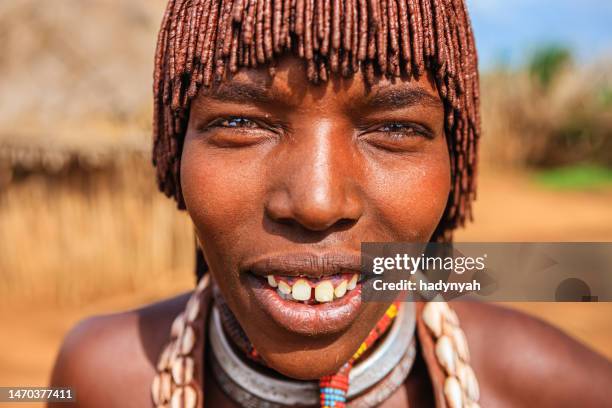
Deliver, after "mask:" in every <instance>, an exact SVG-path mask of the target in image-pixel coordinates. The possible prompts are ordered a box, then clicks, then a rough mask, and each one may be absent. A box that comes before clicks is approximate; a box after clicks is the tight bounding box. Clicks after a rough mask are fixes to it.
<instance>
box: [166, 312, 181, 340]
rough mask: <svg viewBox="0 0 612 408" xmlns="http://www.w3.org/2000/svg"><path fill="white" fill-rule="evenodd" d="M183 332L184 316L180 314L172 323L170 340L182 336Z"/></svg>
mask: <svg viewBox="0 0 612 408" xmlns="http://www.w3.org/2000/svg"><path fill="white" fill-rule="evenodd" d="M183 330H185V314H184V313H183V312H181V313H179V315H178V316H176V318H175V319H174V321H173V322H172V327H171V328H170V336H172V338H177V337H179V336H180V335H181V334H183Z"/></svg>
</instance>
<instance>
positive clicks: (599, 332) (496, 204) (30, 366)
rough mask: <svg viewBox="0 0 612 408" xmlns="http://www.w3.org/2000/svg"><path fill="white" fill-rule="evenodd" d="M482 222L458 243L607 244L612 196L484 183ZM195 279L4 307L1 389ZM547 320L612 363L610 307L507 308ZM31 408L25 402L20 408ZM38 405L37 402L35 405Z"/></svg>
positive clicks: (42, 372) (520, 182)
mask: <svg viewBox="0 0 612 408" xmlns="http://www.w3.org/2000/svg"><path fill="white" fill-rule="evenodd" d="M479 190H480V193H479V194H480V195H479V197H478V201H477V204H476V208H475V214H476V219H477V221H476V222H475V223H474V224H472V225H470V226H469V227H468V228H467V229H466V230H464V231H461V232H460V233H458V234H457V237H456V240H457V241H610V240H612V211H610V208H612V191H607V192H565V191H564V192H558V191H550V190H543V189H542V188H541V187H538V186H536V185H533V184H532V183H531V182H530V181H529V180H528V179H527V178H526V177H525V176H522V175H507V174H506V175H503V176H502V175H499V174H492V173H489V175H488V176H486V177H482V178H481V179H480V188H479ZM190 282H191V276H190V275H188V274H187V273H186V274H185V277H184V279H181V280H180V281H178V282H172V283H170V282H169V283H168V285H166V286H162V285H157V288H159V287H163V289H147V288H142V289H139V290H138V291H137V292H136V293H130V294H122V295H117V296H114V297H111V298H106V299H103V300H100V301H96V302H92V303H91V304H88V305H87V306H86V307H82V308H78V309H72V308H67V307H62V308H59V307H50V306H49V305H44V304H26V305H8V304H2V303H0V327H1V329H0V333H1V334H0V350H2V352H1V353H0V385H2V386H36V385H45V384H46V383H47V381H48V377H49V373H50V370H51V368H52V365H53V360H54V358H55V354H56V351H57V349H58V347H59V345H60V343H61V340H62V338H63V336H64V334H65V333H66V331H67V330H68V329H69V328H70V327H72V326H73V325H74V324H75V323H76V322H77V321H79V320H80V319H82V318H84V317H86V316H89V315H92V314H99V313H109V312H114V311H119V310H125V309H128V308H133V307H137V306H139V305H143V304H146V303H149V302H153V301H155V300H157V299H160V298H163V297H166V296H169V295H172V294H175V293H179V292H182V291H185V290H188V289H189V286H190ZM508 305H509V306H510V307H515V308H518V309H521V310H523V311H526V312H528V313H531V314H533V315H536V316H538V317H540V318H542V319H545V320H547V321H549V322H551V323H553V324H555V325H557V326H559V327H560V328H562V329H563V330H565V331H567V332H568V333H569V334H570V335H572V336H574V337H576V338H578V339H579V340H581V341H583V342H584V343H586V344H588V345H589V346H591V347H593V348H595V349H596V350H598V351H599V352H601V353H602V354H604V355H606V356H608V357H609V358H612V303H599V304H561V303H556V304H553V303H520V304H508ZM20 406H24V407H26V406H27V405H26V404H23V405H20ZM31 406H35V405H31Z"/></svg>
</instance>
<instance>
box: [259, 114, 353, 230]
mask: <svg viewBox="0 0 612 408" xmlns="http://www.w3.org/2000/svg"><path fill="white" fill-rule="evenodd" d="M346 132H347V130H346V129H344V130H343V129H341V126H338V125H334V124H333V123H332V122H331V121H319V122H316V123H311V124H305V125H304V126H302V127H301V128H300V129H299V130H298V129H296V135H295V136H294V138H293V140H292V141H291V142H287V143H286V145H285V146H284V147H283V149H282V150H281V152H280V153H279V155H278V156H277V157H276V159H274V160H273V162H274V164H273V165H272V166H271V172H272V173H276V175H272V179H273V180H274V182H273V185H272V188H271V189H270V190H269V191H270V193H269V194H268V198H267V200H266V212H267V215H268V216H269V217H270V218H271V219H273V220H275V221H277V222H279V223H283V224H299V225H300V226H302V227H303V228H305V229H308V230H311V231H325V230H327V229H329V228H331V227H333V226H340V225H347V224H352V223H354V222H356V221H357V220H358V219H359V218H360V217H361V216H362V214H363V210H364V203H363V199H362V195H361V193H360V189H359V183H358V177H359V166H358V165H356V163H355V162H354V160H353V158H354V154H355V153H354V151H353V149H352V148H351V142H350V140H351V137H350V135H349V136H347V133H346Z"/></svg>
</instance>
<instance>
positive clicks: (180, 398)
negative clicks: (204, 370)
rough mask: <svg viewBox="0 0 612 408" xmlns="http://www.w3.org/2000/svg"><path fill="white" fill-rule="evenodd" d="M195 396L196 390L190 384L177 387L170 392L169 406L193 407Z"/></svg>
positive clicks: (179, 407) (174, 407) (173, 407)
mask: <svg viewBox="0 0 612 408" xmlns="http://www.w3.org/2000/svg"><path fill="white" fill-rule="evenodd" d="M197 398H198V397H197V394H196V391H195V389H194V388H193V387H192V386H191V385H185V386H183V387H178V388H176V389H175V390H174V392H173V393H172V399H171V400H170V406H171V407H172V408H195V406H196V402H197Z"/></svg>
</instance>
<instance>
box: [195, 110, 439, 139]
mask: <svg viewBox="0 0 612 408" xmlns="http://www.w3.org/2000/svg"><path fill="white" fill-rule="evenodd" d="M210 128H225V129H271V128H272V126H268V125H265V124H262V123H260V121H258V120H255V119H250V118H247V117H244V116H229V117H225V118H218V119H215V120H214V121H212V122H211V123H210V124H208V125H207V126H205V129H204V130H208V129H210ZM369 131H370V132H381V133H387V134H389V135H391V136H392V139H394V140H400V139H403V138H405V137H410V136H413V135H414V136H424V137H426V138H428V139H431V138H433V132H431V131H430V130H429V129H427V128H426V127H424V126H422V125H419V124H416V123H402V122H388V123H385V124H383V125H380V126H378V127H376V128H374V127H371V128H370V130H369Z"/></svg>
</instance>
